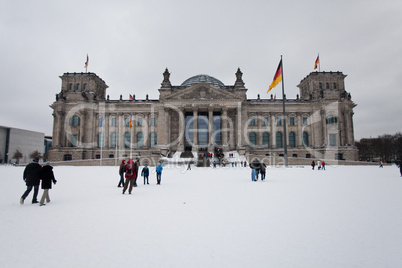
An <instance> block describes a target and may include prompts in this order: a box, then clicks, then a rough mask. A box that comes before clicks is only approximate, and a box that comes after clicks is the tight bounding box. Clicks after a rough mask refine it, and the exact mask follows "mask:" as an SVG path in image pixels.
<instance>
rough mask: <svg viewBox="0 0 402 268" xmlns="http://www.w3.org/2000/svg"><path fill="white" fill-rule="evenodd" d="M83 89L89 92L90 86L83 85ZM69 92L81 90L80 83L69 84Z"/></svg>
mask: <svg viewBox="0 0 402 268" xmlns="http://www.w3.org/2000/svg"><path fill="white" fill-rule="evenodd" d="M82 89H83V90H87V89H88V86H87V84H86V83H84V84H83V85H82ZM68 90H81V84H80V83H76V84H75V85H74V84H73V83H69V84H68Z"/></svg>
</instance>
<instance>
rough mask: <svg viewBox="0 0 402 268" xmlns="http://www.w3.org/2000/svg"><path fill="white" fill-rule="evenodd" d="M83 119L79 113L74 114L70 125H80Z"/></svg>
mask: <svg viewBox="0 0 402 268" xmlns="http://www.w3.org/2000/svg"><path fill="white" fill-rule="evenodd" d="M80 121H81V119H80V117H79V116H77V115H73V117H70V122H69V123H70V126H79V125H80V123H81V122H80Z"/></svg>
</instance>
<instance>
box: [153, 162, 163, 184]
mask: <svg viewBox="0 0 402 268" xmlns="http://www.w3.org/2000/svg"><path fill="white" fill-rule="evenodd" d="M155 170H156V184H159V185H160V184H161V180H162V170H163V166H162V164H161V162H159V163H158V165H156V168H155Z"/></svg>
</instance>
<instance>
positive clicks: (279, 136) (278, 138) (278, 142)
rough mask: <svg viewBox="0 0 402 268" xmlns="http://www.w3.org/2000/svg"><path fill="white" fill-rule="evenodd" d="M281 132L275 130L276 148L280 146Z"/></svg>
mask: <svg viewBox="0 0 402 268" xmlns="http://www.w3.org/2000/svg"><path fill="white" fill-rule="evenodd" d="M282 147H283V145H282V133H281V132H276V148H282Z"/></svg>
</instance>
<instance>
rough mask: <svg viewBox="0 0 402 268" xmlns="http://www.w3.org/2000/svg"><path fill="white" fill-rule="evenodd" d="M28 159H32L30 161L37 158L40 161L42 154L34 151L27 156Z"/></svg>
mask: <svg viewBox="0 0 402 268" xmlns="http://www.w3.org/2000/svg"><path fill="white" fill-rule="evenodd" d="M29 157H30V158H32V159H34V158H36V157H37V158H39V159H41V158H42V153H40V152H39V151H38V150H36V151H33V152H32V153H31V154H30V155H29Z"/></svg>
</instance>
